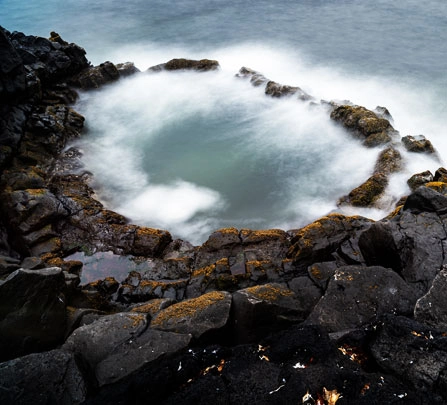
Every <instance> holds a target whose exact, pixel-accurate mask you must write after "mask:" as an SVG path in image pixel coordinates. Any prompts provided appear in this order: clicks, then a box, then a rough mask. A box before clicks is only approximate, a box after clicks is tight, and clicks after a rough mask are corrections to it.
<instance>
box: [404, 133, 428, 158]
mask: <svg viewBox="0 0 447 405" xmlns="http://www.w3.org/2000/svg"><path fill="white" fill-rule="evenodd" d="M402 143H403V145H404V146H405V148H406V149H407V150H408V151H409V152H416V153H429V154H433V153H436V150H435V148H434V147H433V145H432V143H431V142H430V141H429V140H428V139H426V138H425V136H424V135H416V136H412V135H407V136H404V137H403V138H402Z"/></svg>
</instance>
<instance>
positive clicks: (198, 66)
mask: <svg viewBox="0 0 447 405" xmlns="http://www.w3.org/2000/svg"><path fill="white" fill-rule="evenodd" d="M217 69H219V62H218V61H217V60H210V59H201V60H192V59H183V58H181V59H171V60H170V61H169V62H166V63H162V64H160V65H156V66H152V67H150V68H149V69H148V71H149V72H161V71H162V70H167V71H172V70H196V71H198V72H207V71H210V70H217Z"/></svg>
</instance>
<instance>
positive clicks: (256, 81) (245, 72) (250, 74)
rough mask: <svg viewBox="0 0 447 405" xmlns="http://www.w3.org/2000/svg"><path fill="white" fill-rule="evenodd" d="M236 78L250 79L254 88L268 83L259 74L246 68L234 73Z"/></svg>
mask: <svg viewBox="0 0 447 405" xmlns="http://www.w3.org/2000/svg"><path fill="white" fill-rule="evenodd" d="M236 77H240V78H250V83H251V84H252V85H253V86H255V87H258V86H261V85H262V84H266V83H267V82H268V81H269V80H268V79H267V78H266V77H265V76H264V75H262V74H261V73H259V72H257V71H256V70H253V69H250V68H246V67H241V68H240V70H239V73H236Z"/></svg>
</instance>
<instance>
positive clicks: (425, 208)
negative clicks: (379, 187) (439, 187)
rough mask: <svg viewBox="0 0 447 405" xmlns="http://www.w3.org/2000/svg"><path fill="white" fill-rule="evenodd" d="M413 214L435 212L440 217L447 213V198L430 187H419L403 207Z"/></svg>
mask: <svg viewBox="0 0 447 405" xmlns="http://www.w3.org/2000/svg"><path fill="white" fill-rule="evenodd" d="M403 209H404V210H405V211H410V212H412V213H416V214H417V213H421V212H435V213H437V214H439V215H442V214H445V213H447V197H446V196H444V195H442V194H441V193H438V192H437V191H435V190H433V189H432V188H429V187H419V188H418V189H417V190H415V191H414V192H413V193H411V194H410V195H409V196H408V198H407V199H406V201H405V205H404V207H403Z"/></svg>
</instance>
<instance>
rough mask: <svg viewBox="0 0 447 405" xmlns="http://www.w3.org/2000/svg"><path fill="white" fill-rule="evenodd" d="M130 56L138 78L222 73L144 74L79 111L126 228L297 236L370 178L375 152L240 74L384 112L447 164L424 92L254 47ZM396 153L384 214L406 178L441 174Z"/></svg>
mask: <svg viewBox="0 0 447 405" xmlns="http://www.w3.org/2000/svg"><path fill="white" fill-rule="evenodd" d="M180 51H181V52H183V53H182V54H177V52H180ZM119 52H120V53H123V52H124V51H123V50H122V49H121V50H119ZM125 52H126V55H127V58H126V59H128V60H134V61H135V62H136V63H137V65H138V66H139V67H140V69H142V70H144V69H146V68H148V67H149V66H151V65H155V64H158V63H161V62H165V61H167V60H168V59H170V58H172V57H175V56H176V57H180V56H181V57H190V58H196V59H198V58H203V57H208V58H214V59H217V60H219V62H220V64H221V70H220V71H218V72H212V73H206V74H199V73H193V72H169V73H167V72H162V73H159V74H148V73H142V74H140V75H137V76H134V77H132V78H128V79H125V80H122V81H120V82H119V83H117V84H114V85H112V86H108V87H106V88H104V89H103V90H101V91H99V92H96V93H88V94H85V95H84V96H83V98H82V100H81V102H80V104H79V108H80V109H81V111H82V112H83V113H84V114H85V115H86V117H87V122H88V125H89V130H90V131H89V136H87V137H86V138H85V139H83V141H82V142H83V148H84V150H85V161H86V163H87V166H88V167H89V168H90V170H92V171H93V172H94V173H95V175H96V179H97V180H98V181H100V182H101V184H100V185H98V186H101V188H99V194H100V196H101V198H103V199H104V200H106V201H107V203H108V205H109V206H110V207H111V208H112V209H116V210H117V211H118V212H121V213H123V214H124V215H126V216H128V217H130V219H131V220H133V221H135V222H138V223H142V224H144V225H148V226H158V227H164V228H167V229H169V230H171V232H173V233H174V234H175V235H176V236H181V237H184V238H187V239H194V241H199V242H200V240H198V239H200V238H204V237H206V235H207V234H208V233H209V232H211V231H212V230H213V229H215V228H218V227H220V226H228V225H233V226H236V227H241V226H245V227H247V226H248V227H250V226H252V227H255V228H269V227H282V228H288V229H290V228H296V227H297V226H301V225H304V224H305V223H306V222H309V221H311V220H313V219H316V218H317V217H319V216H321V215H324V214H326V213H327V212H329V211H332V210H335V209H336V201H337V200H338V198H339V197H341V196H342V195H345V194H347V193H348V192H349V191H350V190H351V189H352V188H354V187H357V186H358V185H359V184H361V183H362V182H363V181H365V180H366V179H367V178H368V177H369V176H370V175H371V173H372V171H373V168H374V164H375V160H376V158H377V155H378V153H379V150H378V149H367V148H364V147H363V146H362V145H361V144H360V143H359V141H357V140H355V139H353V138H352V137H351V136H350V135H349V134H347V133H346V132H345V131H344V130H342V129H340V128H339V127H337V126H336V125H334V123H333V122H332V121H331V120H330V118H329V117H328V112H327V111H326V110H325V109H324V108H323V107H318V106H311V105H309V104H304V103H299V102H298V101H296V100H292V99H281V100H277V99H271V98H269V97H266V96H265V95H264V94H263V91H262V89H261V88H255V87H252V86H251V85H250V84H249V83H248V82H247V81H245V80H243V79H239V78H236V77H235V76H234V75H235V73H236V72H237V71H238V70H239V68H240V67H241V66H242V65H245V66H248V67H251V68H254V69H256V70H258V71H260V72H262V73H263V74H264V75H265V76H266V77H268V78H270V79H273V80H275V81H277V82H280V83H283V84H290V85H297V86H300V87H301V88H303V90H305V91H306V92H308V93H310V94H311V95H313V96H314V97H316V99H317V100H318V99H326V100H330V99H349V100H351V101H352V102H353V103H355V104H359V105H364V106H366V107H367V108H370V109H374V108H375V107H376V106H377V105H382V106H386V107H387V108H388V109H389V110H390V112H391V114H392V115H393V118H394V126H395V128H396V129H397V130H399V131H401V134H402V135H407V134H419V133H422V134H424V135H425V136H426V137H427V138H428V139H430V140H431V141H432V142H433V144H434V146H435V147H436V148H437V149H438V151H439V153H440V155H441V157H443V156H446V155H447V139H445V137H444V128H445V127H447V125H446V124H447V123H446V118H445V117H443V116H442V114H440V111H442V110H443V109H444V108H445V105H444V106H443V105H441V104H437V103H436V98H435V96H434V93H433V91H432V90H431V89H421V88H415V87H411V86H410V85H408V84H405V83H400V82H398V81H396V79H395V78H380V77H365V76H362V75H361V74H355V73H352V72H349V73H348V72H343V71H341V70H337V69H335V68H329V67H325V66H315V65H313V64H312V63H311V62H310V61H309V60H308V59H306V57H305V56H303V55H300V54H298V53H297V52H296V51H294V52H291V50H290V49H285V48H282V49H281V48H273V47H265V46H260V45H254V44H241V45H238V46H233V47H228V48H222V49H217V50H213V51H212V52H209V53H208V54H203V53H202V54H198V53H196V52H188V50H186V49H175V50H170V51H169V52H165V51H164V50H160V49H159V48H156V47H152V48H151V46H150V45H146V46H145V47H135V46H133V47H128V48H126V50H125ZM402 153H403V155H404V159H405V163H406V165H405V168H404V171H403V172H402V173H399V174H396V175H394V176H392V177H391V180H390V185H389V187H388V191H387V193H388V201H389V206H390V208H391V207H392V205H393V203H394V202H395V201H397V199H398V198H399V197H400V196H401V195H403V194H407V193H408V192H409V190H408V186H407V185H406V180H407V179H408V178H409V177H410V176H411V175H412V174H414V173H416V172H420V171H424V170H427V169H429V170H432V171H434V170H436V169H437V168H438V167H439V166H440V162H437V161H436V160H434V159H432V158H430V157H427V156H422V155H416V154H411V153H407V152H405V151H402ZM344 212H346V213H349V214H354V213H358V214H361V215H365V216H370V217H373V218H374V219H378V217H379V216H382V215H385V214H386V212H385V211H380V210H362V211H360V210H351V209H349V210H347V209H344ZM198 235H201V236H200V237H198Z"/></svg>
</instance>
